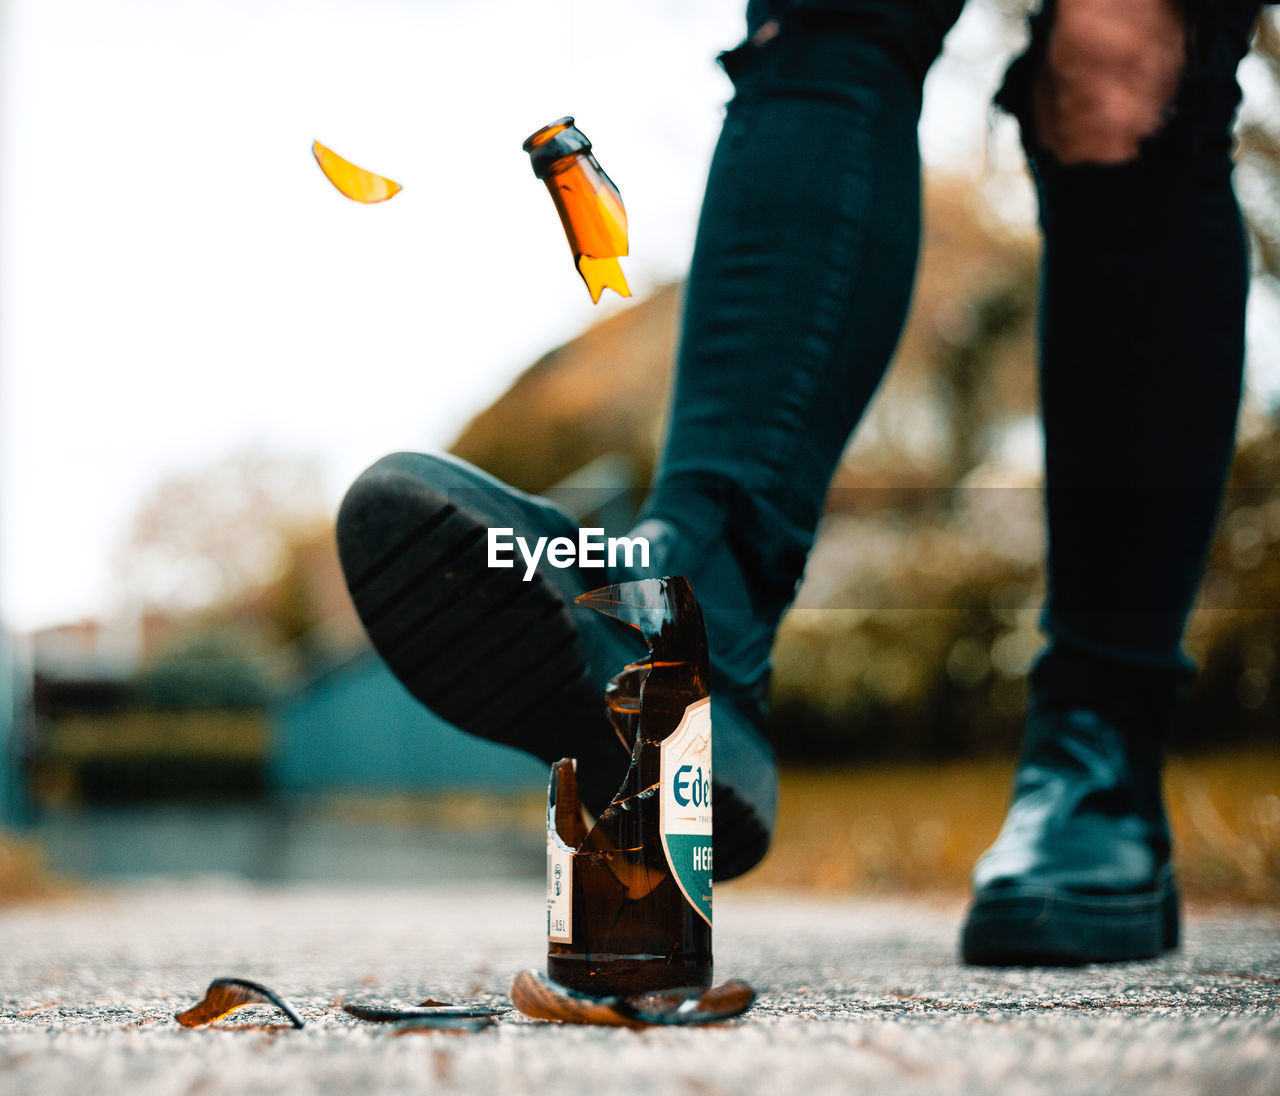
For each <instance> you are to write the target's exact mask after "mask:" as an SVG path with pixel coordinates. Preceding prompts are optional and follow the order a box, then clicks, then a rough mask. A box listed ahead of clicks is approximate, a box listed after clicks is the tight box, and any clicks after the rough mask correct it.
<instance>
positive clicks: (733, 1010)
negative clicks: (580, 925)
mask: <svg viewBox="0 0 1280 1096" xmlns="http://www.w3.org/2000/svg"><path fill="white" fill-rule="evenodd" d="M755 1000H756V992H755V990H753V989H752V988H751V987H750V986H749V985H747V983H746V982H740V981H737V980H735V981H732V982H723V983H721V984H720V985H718V986H711V987H710V988H706V987H703V986H683V987H680V988H677V989H667V990H654V991H652V992H649V993H635V994H632V995H630V996H626V997H624V996H617V997H593V996H591V995H590V994H586V993H580V992H578V991H577V990H573V989H570V988H569V987H568V986H562V985H560V984H559V983H558V982H553V981H552V980H551V979H550V978H546V977H544V976H543V975H541V974H538V973H537V972H536V971H532V970H522V971H521V972H520V973H519V974H517V975H516V977H515V981H514V982H512V984H511V1003H512V1004H513V1005H515V1006H516V1008H517V1009H519V1010H520V1011H521V1012H523V1013H524V1014H525V1015H526V1016H530V1017H532V1018H533V1019H535V1020H559V1021H560V1022H561V1023H566V1024H597V1025H600V1026H603V1027H629V1028H643V1027H682V1026H685V1025H696V1024H715V1023H721V1022H722V1021H725V1020H730V1019H732V1018H733V1017H735V1016H741V1015H742V1014H743V1013H744V1012H746V1011H747V1010H748V1009H749V1008H750V1007H751V1006H752V1005H753V1004H755Z"/></svg>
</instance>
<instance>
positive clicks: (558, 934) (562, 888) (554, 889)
mask: <svg viewBox="0 0 1280 1096" xmlns="http://www.w3.org/2000/svg"><path fill="white" fill-rule="evenodd" d="M547 939H548V940H550V941H552V942H553V943H556V944H572V943H573V853H572V852H570V851H569V850H568V849H566V848H565V847H564V845H563V844H561V843H560V842H559V841H557V840H556V839H555V835H554V834H553V833H552V832H551V829H550V827H548V829H547Z"/></svg>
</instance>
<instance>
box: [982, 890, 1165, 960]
mask: <svg viewBox="0 0 1280 1096" xmlns="http://www.w3.org/2000/svg"><path fill="white" fill-rule="evenodd" d="M1179 908H1180V907H1179V901H1178V889H1177V884H1176V883H1175V882H1174V878H1173V872H1172V870H1171V869H1169V868H1166V869H1165V870H1164V872H1162V874H1161V876H1160V880H1159V882H1158V885H1157V887H1156V889H1155V890H1153V891H1151V892H1150V893H1147V894H1133V895H1089V894H1076V893H1073V892H1070V891H1063V890H1057V889H1054V888H1050V887H1034V886H1023V887H1007V888H1001V889H1000V890H999V891H996V892H993V893H990V894H986V895H979V896H978V897H977V899H976V900H975V901H974V904H973V908H972V909H971V910H970V911H969V918H968V921H967V922H966V923H965V927H964V933H963V936H962V939H961V951H962V954H963V956H964V961H965V962H966V963H969V964H972V965H974V966H1079V965H1081V964H1083V963H1119V962H1125V961H1129V960H1134V959H1151V958H1154V957H1155V956H1157V955H1159V954H1161V953H1162V952H1164V951H1167V950H1169V949H1171V948H1175V947H1177V946H1178V939H1179V935H1180V925H1181V916H1180V912H1179Z"/></svg>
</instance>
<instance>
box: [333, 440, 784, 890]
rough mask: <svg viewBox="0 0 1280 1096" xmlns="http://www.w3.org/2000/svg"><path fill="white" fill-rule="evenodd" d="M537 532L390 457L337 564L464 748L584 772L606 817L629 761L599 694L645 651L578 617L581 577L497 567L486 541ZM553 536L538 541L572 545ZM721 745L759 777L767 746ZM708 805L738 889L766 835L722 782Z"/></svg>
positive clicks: (353, 505)
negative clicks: (473, 742)
mask: <svg viewBox="0 0 1280 1096" xmlns="http://www.w3.org/2000/svg"><path fill="white" fill-rule="evenodd" d="M530 521H531V516H530V512H529V511H527V510H525V509H524V508H522V507H521V506H519V505H518V504H517V503H515V502H513V501H511V500H510V499H509V498H504V495H503V491H502V489H501V488H500V487H497V486H490V485H486V484H485V483H484V482H483V481H482V480H481V479H480V478H479V477H478V476H477V475H476V473H474V472H472V471H471V470H470V469H469V468H467V467H466V466H465V465H462V464H461V463H460V462H455V461H453V460H452V459H449V458H441V457H433V456H429V455H425V454H418V453H395V454H392V455H391V456H389V457H384V458H383V459H382V460H380V461H378V462H377V463H376V464H375V465H373V466H372V467H371V468H370V469H368V470H367V471H366V472H365V473H364V474H362V475H361V476H360V477H359V478H358V479H357V480H356V481H355V483H354V484H352V486H351V488H350V490H349V491H348V492H347V495H346V498H344V499H343V502H342V506H341V508H340V510H339V513H338V529H337V535H338V555H339V558H340V560H341V563H342V570H343V574H344V576H345V577H346V580H347V588H348V590H349V591H350V594H351V599H352V601H353V603H354V604H355V607H356V611H357V613H358V614H359V616H360V620H361V622H362V623H363V624H364V627H365V631H366V632H367V633H368V636H369V639H370V642H371V643H372V644H373V647H374V649H375V650H376V651H377V652H378V654H379V655H380V656H381V658H382V659H383V661H384V662H385V663H386V664H387V667H388V668H389V669H390V670H391V672H392V673H393V674H394V675H395V676H396V678H397V679H399V681H400V682H401V684H402V685H404V687H405V688H406V689H407V690H408V691H409V692H410V693H411V694H412V695H413V696H414V697H415V698H416V699H417V700H419V701H420V702H421V703H423V704H425V705H426V706H427V707H428V708H430V709H431V710H432V711H433V712H435V713H436V714H437V715H439V716H440V717H441V718H442V719H444V720H446V721H447V722H449V723H451V724H453V725H454V726H456V727H458V728H459V729H461V730H463V731H466V732H467V733H468V734H472V735H475V736H476V737H479V738H484V739H487V740H488V741H491V742H496V743H499V744H501V745H504V746H510V747H513V748H515V749H519V750H523V751H524V752H525V753H529V754H532V755H533V756H534V757H537V758H540V759H541V760H542V761H544V762H546V763H547V764H548V765H549V764H551V763H553V762H555V761H558V760H559V759H560V758H562V757H575V758H577V759H578V774H579V782H580V790H581V793H582V798H583V801H584V802H585V803H586V805H587V808H588V809H589V810H590V811H592V812H593V813H594V814H596V815H598V814H599V813H600V812H601V811H602V810H603V809H604V808H605V807H606V806H608V804H609V802H610V801H611V800H612V798H613V794H614V793H615V792H616V791H617V790H618V786H619V785H620V784H621V782H622V777H623V775H624V774H625V771H626V765H627V760H628V754H627V753H626V751H625V750H624V749H623V747H622V745H621V743H620V742H619V740H618V738H617V736H616V735H615V734H614V732H613V729H612V727H611V726H610V725H609V723H608V721H607V719H606V718H605V715H604V700H603V686H604V682H605V680H607V677H608V674H612V673H614V672H616V671H617V670H620V669H621V668H622V667H623V666H624V665H625V664H626V663H627V662H628V661H629V660H630V659H632V658H635V657H637V656H638V655H639V654H642V653H643V650H642V648H640V647H638V646H637V645H636V644H635V643H634V641H632V640H631V639H630V636H629V632H630V629H627V628H626V627H625V626H623V625H619V624H616V623H615V622H613V621H609V620H606V619H605V618H603V617H598V615H597V614H595V613H592V612H590V611H589V610H585V609H579V608H577V607H575V606H573V605H572V599H573V597H574V596H576V594H578V593H581V592H582V591H583V590H585V589H588V588H589V587H587V586H582V585H581V584H580V582H578V581H576V580H575V572H574V569H572V568H566V569H564V570H561V571H556V572H553V573H552V578H551V579H549V578H548V577H547V573H546V572H543V571H539V572H537V573H535V574H534V575H533V577H532V578H531V579H530V580H529V581H528V582H526V581H524V579H523V573H524V564H523V562H522V561H520V560H519V559H517V562H516V566H515V567H514V568H501V569H499V568H490V567H489V565H488V541H487V535H488V529H489V528H490V527H493V526H498V527H513V528H514V529H515V530H516V532H517V533H518V534H521V535H526V536H527V535H528V534H529V532H532V531H533V530H530V529H529V525H530ZM550 524H551V519H548V526H549V527H548V528H547V529H545V530H542V529H540V530H538V531H537V532H538V535H544V534H546V535H568V534H567V531H565V530H562V529H559V528H555V529H553V528H550ZM517 555H518V553H517ZM604 574H605V572H603V571H602V572H601V575H602V576H603V575H604ZM607 581H609V580H608V579H606V578H603V577H602V578H601V580H600V582H598V583H593V585H603V584H605V582H607ZM587 633H590V634H589V635H588V634H587ZM584 636H585V637H586V642H585V643H584ZM624 637H625V638H624ZM584 646H589V647H590V648H591V649H592V650H593V651H596V652H597V657H598V658H599V657H601V656H600V655H599V653H598V652H599V651H601V650H604V651H605V652H607V657H608V659H609V662H610V664H609V665H608V666H607V667H603V666H602V667H596V668H594V669H593V668H592V667H591V666H590V664H589V660H588V658H587V655H586V652H585V650H584ZM615 661H616V665H615V664H614V662H615ZM605 669H607V670H608V674H602V673H601V672H600V671H602V670H605ZM713 703H714V700H713ZM713 719H714V717H713ZM722 732H723V733H722ZM740 734H745V732H740ZM726 736H729V738H733V737H735V728H734V727H732V726H724V727H721V726H719V725H717V733H716V740H715V745H716V749H717V751H718V756H720V755H722V754H723V753H724V752H726V751H727V752H729V754H730V756H732V755H733V753H734V752H737V753H741V754H742V755H743V756H744V757H746V758H747V759H748V762H749V763H750V764H752V765H755V764H756V763H755V753H753V751H755V752H758V751H759V749H760V748H761V747H763V744H762V743H761V744H756V743H754V742H746V741H743V742H742V743H740V744H736V743H735V742H734V741H730V740H726ZM738 745H740V746H741V748H740V749H736V746H738ZM763 748H764V749H765V750H766V751H767V747H763ZM769 763H770V764H771V760H770V762H769ZM756 767H758V765H757V766H756ZM770 772H771V770H770ZM747 783H750V781H748V782H747ZM713 794H714V795H715V797H716V798H715V805H716V822H717V826H716V831H717V832H716V836H715V849H714V864H715V868H716V871H715V878H716V879H730V878H733V877H734V876H737V875H741V874H742V873H743V872H745V871H747V870H748V869H749V868H751V867H753V866H754V865H755V864H756V863H758V862H759V861H760V859H761V858H763V856H764V854H765V851H766V850H767V849H768V845H769V828H768V827H767V826H766V825H765V823H764V821H763V820H762V819H761V817H760V815H759V814H758V813H757V811H756V810H755V809H754V807H753V806H752V802H751V801H750V799H749V798H746V797H744V796H743V795H740V794H738V793H737V792H736V791H735V790H734V788H733V787H732V786H730V785H728V784H722V783H721V782H719V781H717V782H716V785H715V791H714V793H713Z"/></svg>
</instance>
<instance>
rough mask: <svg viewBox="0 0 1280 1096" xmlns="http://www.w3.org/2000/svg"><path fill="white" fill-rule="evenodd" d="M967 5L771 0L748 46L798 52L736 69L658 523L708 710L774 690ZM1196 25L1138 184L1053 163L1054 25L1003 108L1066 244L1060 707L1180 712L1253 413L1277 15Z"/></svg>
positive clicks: (1048, 397) (1050, 241)
mask: <svg viewBox="0 0 1280 1096" xmlns="http://www.w3.org/2000/svg"><path fill="white" fill-rule="evenodd" d="M1050 2H1051V0H1050ZM962 5H963V0H790V2H787V0H765V2H760V0H752V3H751V5H750V8H749V11H748V26H749V35H751V36H754V35H756V34H757V32H759V30H760V28H761V26H762V25H763V24H764V23H765V22H766V21H769V20H774V19H776V20H777V21H778V24H779V30H778V33H777V34H776V35H775V36H773V37H772V38H770V39H769V40H768V41H766V42H763V43H762V44H760V45H754V44H752V43H751V39H750V37H749V39H748V42H747V43H746V44H744V45H743V46H741V47H739V48H738V49H736V50H734V51H731V52H730V53H728V54H725V55H724V56H723V58H722V62H723V64H724V66H725V68H726V70H727V71H728V72H729V74H730V76H731V77H732V78H733V81H734V84H735V89H736V94H735V97H734V99H733V101H732V102H731V103H730V105H729V108H728V113H727V117H726V120H725V124H724V130H723V133H722V135H721V137H720V141H719V144H718V146H717V149H716V153H715V157H714V160H713V163H712V166H711V174H710V179H709V182H708V185H707V192H706V198H705V202H704V205H703V211H702V219H701V222H700V226H699V230H698V237H697V243H696V246H695V251H694V257H693V263H692V268H691V271H690V276H689V283H688V289H687V298H686V303H685V317H684V327H683V333H682V339H681V348H680V356H679V362H678V368H677V375H676V378H677V379H676V387H675V391H674V394H673V399H672V406H671V419H670V425H669V428H668V429H669V432H668V438H667V442H666V447H665V450H664V453H663V456H662V459H661V463H660V467H659V474H658V478H657V482H656V485H655V490H654V491H653V493H652V495H651V497H650V500H649V502H648V504H647V506H646V516H653V517H659V518H662V519H664V520H666V521H668V522H669V523H671V524H672V525H673V526H675V527H676V529H677V530H678V531H679V533H680V537H679V538H678V540H677V542H676V547H675V549H674V555H673V556H672V557H671V558H670V559H669V560H667V561H666V563H667V566H666V569H667V570H668V571H670V572H675V571H677V570H681V571H684V572H686V573H688V574H690V575H691V577H693V579H694V585H695V588H696V589H697V590H698V591H699V598H700V600H701V601H703V603H704V605H705V606H706V607H707V623H708V631H709V635H710V640H711V646H712V650H713V652H714V653H715V655H716V659H717V661H718V662H719V664H720V667H721V669H720V675H721V680H720V681H719V682H718V683H717V682H713V687H718V688H720V689H727V690H728V691H730V692H731V693H734V692H737V693H740V694H750V693H755V694H757V695H759V694H762V692H763V690H764V688H765V685H766V683H767V677H768V649H769V646H770V645H771V643H772V638H773V632H774V629H775V627H776V623H777V619H778V617H779V616H780V614H781V612H782V610H783V609H784V608H785V607H786V605H787V604H788V603H789V602H790V600H791V597H792V595H793V593H794V589H795V584H796V582H797V581H798V579H799V577H800V574H801V571H802V570H803V566H804V560H805V558H806V555H807V553H808V550H809V548H810V546H811V544H812V541H813V535H814V530H815V527H816V525H817V522H818V519H819V517H820V515H821V512H822V507H823V500H824V497H825V494H826V490H827V487H828V484H829V482H830V478H831V475H832V473H833V471H834V468H835V465H836V461H837V460H838V459H839V457H840V454H841V453H842V451H843V449H844V447H845V445H846V443H847V441H848V438H849V436H850V433H851V432H852V430H853V428H854V427H855V425H856V424H857V422H858V420H859V418H860V417H861V415H862V413H863V411H864V409H865V408H866V406H867V403H868V401H869V400H870V398H871V396H872V394H873V393H874V391H875V389H876V386H877V385H878V384H879V381H880V378H881V376H882V374H883V372H884V369H885V367H886V365H887V363H888V360H889V358H890V356H891V354H892V352H893V349H894V346H895V344H896V342H897V339H898V336H899V334H900V332H901V328H902V323H903V319H904V317H905V313H906V309H907V304H908V301H909V298H910V293H911V285H912V280H913V277H914V273H915V263H916V254H917V250H918V242H919V218H920V164H919V153H918V149H917V141H916V127H917V122H918V120H919V112H920V97H921V86H922V83H923V81H924V77H925V74H926V72H927V71H928V68H929V65H930V64H932V62H933V60H934V58H935V57H936V56H937V54H938V52H939V50H940V48H941V44H942V39H943V36H944V35H945V34H946V32H947V30H948V29H949V28H950V26H951V24H952V23H953V22H954V20H955V19H956V18H957V17H958V15H959V12H960V9H961V7H962ZM1189 7H1190V9H1191V10H1190V11H1189V15H1188V23H1189V35H1188V60H1187V67H1186V73H1185V76H1184V79H1183V81H1182V84H1181V87H1180V89H1179V92H1178V95H1177V99H1176V101H1175V108H1174V113H1173V116H1172V118H1171V120H1170V121H1169V122H1168V123H1167V124H1166V125H1165V126H1164V128H1162V129H1161V131H1160V132H1159V133H1158V134H1157V135H1156V136H1155V137H1153V138H1150V139H1148V140H1147V141H1145V142H1144V143H1143V146H1142V150H1141V154H1140V156H1139V157H1138V159H1137V160H1136V161H1134V162H1132V163H1126V164H1123V165H1117V166H1101V165H1078V166H1064V165H1062V164H1060V163H1057V162H1056V161H1055V160H1054V158H1053V156H1052V155H1051V154H1049V153H1048V152H1047V151H1046V150H1044V149H1042V148H1040V147H1039V146H1038V145H1037V143H1036V140H1035V133H1034V126H1033V124H1032V119H1031V116H1030V108H1029V102H1030V98H1029V96H1030V86H1031V81H1032V78H1033V76H1034V73H1035V71H1036V65H1037V64H1038V63H1039V61H1040V58H1041V57H1042V53H1043V49H1044V43H1045V40H1046V37H1047V31H1048V29H1049V24H1050V21H1051V18H1052V11H1051V10H1047V11H1046V12H1045V13H1044V14H1043V15H1041V16H1040V17H1038V18H1037V19H1035V20H1033V37H1032V42H1031V45H1030V47H1029V48H1028V50H1027V52H1026V54H1024V56H1023V57H1021V58H1019V59H1018V60H1017V61H1016V62H1015V63H1014V64H1013V66H1012V67H1011V69H1010V72H1009V75H1008V77H1007V79H1006V82H1005V86H1004V88H1003V89H1002V91H1001V93H1000V95H999V97H998V99H997V102H998V103H999V104H1000V105H1001V106H1002V107H1003V108H1004V109H1006V110H1008V111H1010V112H1012V113H1013V114H1015V115H1017V116H1018V118H1019V120H1020V122H1021V123H1022V127H1023V140H1024V145H1025V147H1026V150H1027V154H1028V159H1029V162H1030V164H1031V167H1032V171H1033V175H1034V177H1035V181H1036V186H1037V193H1038V196H1039V202H1040V223H1041V227H1042V229H1043V232H1044V239H1045V250H1044V265H1043V278H1042V299H1041V306H1040V342H1041V353H1040V368H1041V394H1042V403H1043V416H1044V428H1045V443H1046V473H1047V509H1048V522H1049V540H1050V548H1049V560H1048V579H1049V581H1048V599H1047V603H1046V606H1045V610H1044V616H1043V626H1044V628H1045V631H1046V634H1047V636H1048V638H1049V645H1048V648H1047V650H1046V652H1045V654H1044V655H1043V656H1042V657H1041V659H1040V662H1039V664H1038V665H1037V668H1036V671H1035V673H1034V675H1033V696H1034V699H1035V703H1037V704H1039V705H1041V706H1045V705H1047V706H1050V707H1060V706H1063V705H1072V706H1075V705H1081V704H1083V705H1094V706H1097V705H1107V704H1109V703H1113V702H1115V701H1116V700H1117V699H1119V700H1121V701H1123V702H1124V703H1125V704H1130V703H1131V702H1132V701H1133V700H1135V699H1138V700H1140V701H1141V702H1142V707H1143V708H1148V707H1149V706H1154V707H1155V708H1159V709H1160V710H1161V711H1163V710H1165V709H1167V708H1168V707H1169V706H1170V702H1171V701H1172V700H1173V699H1174V698H1175V697H1176V696H1177V694H1178V693H1179V692H1180V690H1181V689H1182V688H1183V687H1184V685H1185V681H1186V679H1187V677H1188V674H1189V665H1188V662H1187V660H1186V658H1185V656H1184V655H1183V653H1182V650H1181V636H1182V631H1183V627H1184V624H1185V621H1186V617H1187V614H1188V612H1189V609H1190V605H1191V601H1192V598H1193V596H1194V593H1195V589H1196V587H1197V585H1198V582H1199V579H1200V575H1201V573H1202V570H1203V566H1204V559H1205V555H1206V552H1207V548H1208V543H1209V539H1210V535H1211V532H1212V528H1213V524H1214V520H1215V517H1216V513H1217V509H1218V506H1219V502H1220V495H1221V489H1222V485H1223V481H1224V479H1225V476H1226V472H1227V468H1228V465H1229V461H1230V457H1231V452H1232V445H1233V439H1234V433H1235V422H1236V413H1237V408H1238V404H1239V398H1240V386H1241V373H1242V361H1243V331H1244V304H1245V294H1246V285H1247V265H1246V257H1245V243H1244V236H1243V232H1242V228H1241V221H1240V215H1239V211H1238V208H1237V205H1236V201H1235V196H1234V193H1233V191H1232V186H1231V168H1232V164H1231V159H1230V125H1231V121H1232V118H1233V115H1234V111H1235V108H1236V106H1237V105H1238V102H1239V89H1238V87H1237V85H1236V81H1235V68H1236V65H1237V63H1238V61H1239V60H1240V58H1241V57H1242V56H1243V54H1244V53H1245V51H1246V50H1247V48H1248V30H1249V26H1250V24H1251V21H1252V17H1253V15H1254V14H1255V13H1256V10H1257V7H1256V4H1254V3H1253V2H1252V0H1222V2H1217V3H1215V2H1212V0H1192V2H1191V3H1190V5H1189ZM761 37H763V36H761ZM1148 701H1149V702H1150V705H1148V703H1147V702H1148Z"/></svg>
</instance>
